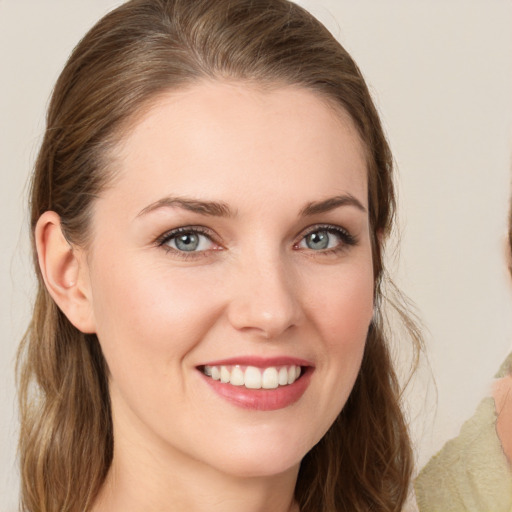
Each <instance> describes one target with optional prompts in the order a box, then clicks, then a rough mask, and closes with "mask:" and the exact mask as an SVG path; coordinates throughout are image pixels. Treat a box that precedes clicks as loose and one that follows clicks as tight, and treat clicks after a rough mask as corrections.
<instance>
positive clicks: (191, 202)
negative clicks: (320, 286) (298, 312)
mask: <svg viewBox="0 0 512 512" xmlns="http://www.w3.org/2000/svg"><path fill="white" fill-rule="evenodd" d="M342 206H353V207H355V208H357V209H358V210H360V211H362V212H364V213H366V208H365V207H364V206H363V205H362V204H361V202H360V201H359V200H358V199H357V198H355V197H354V196H352V195H351V194H345V195H340V196H334V197H329V198H327V199H324V200H323V201H314V202H311V203H308V204H307V205H306V206H305V207H304V208H302V210H301V211H300V213H299V216H300V217H308V216H311V215H317V214H319V213H326V212H329V211H331V210H334V209H336V208H339V207H342ZM175 207H178V208H183V209H185V210H188V211H191V212H194V213H198V214H200V215H206V216H211V217H234V216H235V214H234V212H233V211H232V210H231V208H230V207H229V206H228V205H227V204H226V203H223V202H218V201H200V200H197V199H189V198H185V197H164V198H162V199H159V200H158V201H155V202H154V203H151V204H150V205H149V206H146V207H145V208H144V209H143V210H141V211H140V212H139V214H138V215H137V217H141V216H143V215H147V214H148V213H151V212H153V211H155V210H158V209H159V208H175Z"/></svg>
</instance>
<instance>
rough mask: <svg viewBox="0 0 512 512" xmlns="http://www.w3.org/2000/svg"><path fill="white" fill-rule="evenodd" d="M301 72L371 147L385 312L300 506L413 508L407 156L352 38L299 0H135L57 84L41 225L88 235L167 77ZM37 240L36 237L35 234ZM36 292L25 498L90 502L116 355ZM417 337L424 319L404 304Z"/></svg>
mask: <svg viewBox="0 0 512 512" xmlns="http://www.w3.org/2000/svg"><path fill="white" fill-rule="evenodd" d="M205 78H206V79H213V80H218V79H236V80H237V81H240V82H241V83H243V82H244V81H246V82H248V81H250V82H258V83H269V84H293V85H298V86H301V87H304V88H307V89H309V90H312V91H315V92H316V93H318V94H320V95H322V96H323V97H325V98H326V99H328V100H329V101H331V102H334V103H336V104H337V105H338V106H341V107H342V108H343V109H344V110H345V111H346V112H348V114H349V115H350V116H351V118H352V119H353V121H354V124H355V126H356V128H357V130H358V131H359V135H360V137H361V139H362V141H363V143H364V146H365V149H366V160H367V169H368V190H369V192H368V193H369V217H370V223H371V230H372V238H373V246H372V250H373V261H374V276H375V305H376V309H375V315H374V319H373V321H372V324H371V327H370V329H369V333H368V338H367V342H366V348H365V353H364V357H363V362H362V366H361V370H360V372H359V376H358V378H357V381H356V383H355V386H354V389H353V391H352V393H351V395H350V398H349V400H348V402H347V404H346V405H345V407H344V408H343V410H342V412H341V413H340V415H339V417H338V418H337V420H336V421H335V423H334V424H333V425H332V427H331V429H330V430H329V431H328V432H327V434H326V435H325V436H324V438H323V439H322V440H321V441H320V442H319V443H318V444H317V445H316V446H315V447H313V448H312V450H311V451H310V452H309V453H308V454H307V455H306V457H305V458H304V460H303V461H302V464H301V468H300V473H299V477H298V481H297V485H296V493H295V494H296V499H297V501H298V503H299V505H300V507H301V511H302V512H327V511H345V510H346V511H351V512H353V511H358V510H361V511H362V510H383V511H397V510H400V509H401V507H402V505H403V503H404V500H405V497H406V495H407V492H408V488H409V479H410V474H411V470H412V465H413V462H412V453H411V447H410V441H409V437H408V433H407V428H406V424H405V421H404V417H403V414H402V411H401V408H400V389H399V385H398V382H397V378H396V375H395V373H394V370H393V367H392V363H391V359H390V355H389V350H388V344H387V343H388V341H387V338H386V329H385V326H384V320H383V314H382V312H381V308H382V303H383V300H384V299H383V292H382V289H381V288H382V284H383V280H384V275H385V272H384V267H383V260H382V248H383V243H384V241H385V240H386V238H387V237H388V235H389V233H390V230H391V228H392V224H393V216H394V210H395V196H394V188H393V181H392V180H393V176H392V172H393V162H392V155H391V152H390V149H389V147H388V144H387V141H386V138H385V135H384V133H383V130H382V127H381V123H380V120H379V117H378V114H377V112H376V109H375V107H374V105H373V102H372V99H371V97H370V94H369V92H368V88H367V86H366V84H365V81H364V79H363V77H362V75H361V73H360V71H359V69H358V67H357V66H356V64H355V63H354V61H353V60H352V58H351V57H350V56H349V54H348V53H347V52H346V51H345V50H344V48H343V47H342V46H341V45H340V44H339V43H338V42H337V41H336V40H335V39H334V37H333V36H332V35H331V34H330V33H329V32H328V31H327V29H326V28H325V27H324V26H323V25H321V24H320V23H319V22H318V21H317V20H316V19H315V18H313V17H312V16H311V15H310V14H309V13H308V12H307V11H305V10H304V9H302V8H300V7H298V6H297V5H295V4H293V3H291V2H288V1H287V0H193V1H192V0H132V1H130V2H127V3H126V4H124V5H122V6H121V7H119V8H117V9H115V10H114V11H112V12H111V13H109V14H108V15H107V16H105V17H104V18H103V19H102V20H100V21H99V22H98V23H97V25H96V26H94V27H93V28H92V29H91V31H90V32H89V33H88V34H87V35H86V36H85V37H84V38H83V39H82V41H81V42H80V43H79V45H78V46H77V47H76V48H75V50H74V51H73V53H72V55H71V57H70V58H69V60H68V63H67V64H66V66H65V68H64V70H63V72H62V74H61V75H60V77H59V79H58V81H57V84H56V86H55V89H54V92H53V96H52V99H51V103H50V106H49V110H48V115H47V126H46V132H45V137H44V140H43V143H42V147H41V149H40V152H39V156H38V159H37V162H36V165H35V172H34V176H33V182H32V190H31V227H32V233H33V232H34V227H35V225H36V222H37V220H38V218H39V217H40V215H41V214H42V213H43V212H45V211H47V210H53V211H55V212H57V213H58V214H59V215H60V217H61V220H62V226H63V231H64V234H65V236H66V237H67V238H68V240H69V241H70V242H72V243H74V244H79V245H80V244H87V234H88V223H89V219H90V214H91V205H92V204H93V202H94V198H95V197H97V196H98V195H99V194H100V193H101V191H102V189H103V188H104V187H105V186H108V184H109V181H110V179H111V174H112V173H111V172H109V171H111V169H110V167H109V154H111V148H112V147H114V146H115V144H116V143H117V142H118V141H119V140H120V139H121V138H122V135H123V133H124V130H125V128H126V127H128V126H129V125H130V123H133V120H134V118H135V116H137V115H138V114H140V112H141V111H144V109H145V108H146V107H147V106H148V105H149V104H150V103H151V100H153V99H154V98H155V97H156V96H157V95H158V94H159V93H161V92H164V91H167V90H172V89H177V88H180V87H183V86H185V85H187V84H191V83H194V82H197V81H198V80H201V79H205ZM34 254H35V250H34ZM35 269H36V274H37V278H38V292H37V298H36V301H35V305H34V313H33V318H32V322H31V324H30V326H29V329H28V331H27V334H26V336H25V338H24V340H23V342H22V345H21V347H20V351H19V358H18V380H19V397H20V410H21V432H20V442H19V453H20V462H21V474H22V486H21V493H22V509H23V510H24V511H31V512H36V511H38V512H57V511H58V512H62V511H80V512H81V511H84V510H88V509H89V508H90V507H91V506H92V503H93V502H94V499H95V496H96V494H97V492H98V490H99V489H100V487H101V485H102V483H103V481H104V478H105V475H106V473H107V471H108V469H109V466H110V463H111V460H112V453H113V434H112V419H111V411H110V402H109V393H108V370H107V368H106V363H105V361H104V359H103V356H102V353H101V349H100V346H99V343H98V340H97V338H96V336H95V335H86V334H83V333H81V332H80V331H78V330H77V329H76V328H74V327H73V326H72V325H71V324H70V322H69V321H68V320H67V318H66V317H65V316H64V315H63V313H62V312H61V311H60V310H59V309H58V308H57V306H56V305H55V303H54V302H53V300H52V299H51V297H50V295H49V294H48V292H47V290H46V288H45V286H44V284H43V280H42V277H41V273H40V270H39V268H38V265H37V260H36V259H35ZM395 307H397V308H398V311H399V312H400V314H401V316H402V319H403V320H404V322H405V324H406V327H407V329H408V331H409V335H410V336H411V338H412V339H413V343H414V344H416V346H417V344H418V343H419V339H420V338H419V335H418V332H417V330H416V329H415V328H414V324H413V322H412V321H411V320H409V317H408V316H407V314H406V313H405V309H404V308H401V306H400V305H397V304H395Z"/></svg>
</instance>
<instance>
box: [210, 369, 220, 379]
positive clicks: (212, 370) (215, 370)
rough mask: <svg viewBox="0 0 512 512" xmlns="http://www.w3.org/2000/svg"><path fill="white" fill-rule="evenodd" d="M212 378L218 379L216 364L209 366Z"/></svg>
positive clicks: (218, 372) (218, 373) (218, 371)
mask: <svg viewBox="0 0 512 512" xmlns="http://www.w3.org/2000/svg"><path fill="white" fill-rule="evenodd" d="M211 372H212V379H213V380H219V379H220V370H219V369H218V368H217V367H216V366H212V367H211Z"/></svg>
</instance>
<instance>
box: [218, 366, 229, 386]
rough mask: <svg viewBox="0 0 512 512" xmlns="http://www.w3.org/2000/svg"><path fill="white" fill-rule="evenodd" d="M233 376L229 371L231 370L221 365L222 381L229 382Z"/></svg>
mask: <svg viewBox="0 0 512 512" xmlns="http://www.w3.org/2000/svg"><path fill="white" fill-rule="evenodd" d="M230 378H231V375H230V373H229V370H228V369H227V368H226V367H225V366H221V367H220V381H221V382H223V383H224V384H226V383H228V382H229V379H230Z"/></svg>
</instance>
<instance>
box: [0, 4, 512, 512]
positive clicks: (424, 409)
mask: <svg viewBox="0 0 512 512" xmlns="http://www.w3.org/2000/svg"><path fill="white" fill-rule="evenodd" d="M119 3H120V2H119V1H112V0H110V1H109V0H102V1H100V0H44V1H41V0H21V1H20V0H0V74H1V78H2V79H1V80H0V173H1V183H2V185H1V187H0V218H1V226H2V227H1V245H0V268H1V270H0V289H1V296H0V301H1V302H0V325H1V333H2V334H1V343H0V411H1V412H0V510H2V511H4V510H5V511H11V510H15V509H16V503H17V482H18V478H17V469H16V462H15V445H16V435H17V434H16V430H17V416H16V414H17V413H16V407H15V389H14V357H15V351H16V346H17V344H18V341H19V339H20V337H21V335H22V333H23V331H24V329H25V327H26V325H27V322H28V319H29V311H30V303H31V300H32V294H33V278H32V271H31V256H30V254H29V249H28V242H27V239H28V232H27V229H26V225H27V207H26V192H27V180H28V176H29V173H30V170H31V168H32V165H33V162H34V159H35V157H36V154H37V149H38V145H39V143H40V139H41V135H42V132H43V129H44V113H45V107H46V105H47V100H48V97H49V94H50V91H51V88H52V86H53V83H54V82H55V80H56V78H57V76H58V73H59V72H60V70H61V68H62V66H63V65H64V62H65V60H66V58H67V56H68V55H69V53H70V51H71V49H72V48H73V46H74V45H75V44H76V43H77V42H78V40H79V39H80V37H81V36H82V35H83V34H84V33H85V31H86V30H87V29H88V28H89V27H90V26H91V25H92V24H93V23H94V22H95V21H96V20H97V19H99V18H100V17H101V16H102V15H103V14H104V13H106V12H107V11H108V10H110V8H112V7H114V6H115V5H118V4H119ZM300 3H301V4H303V5H305V6H307V7H308V8H309V9H310V10H311V11H312V12H313V13H314V14H315V15H317V17H319V18H320V19H321V20H322V21H323V22H324V23H325V24H326V25H327V26H328V28H329V29H330V30H331V31H332V32H333V33H334V35H335V36H336V37H338V39H339V40H340V41H341V42H342V44H344V46H345V47H346V48H347V49H348V50H349V52H351V54H352V56H353V57H354V58H355V60H356V61H357V62H358V64H359V66H360V67H361V69H362V72H363V74H364V75H365V77H366V78H367V81H368V83H369V85H370V88H371V91H372V94H373V96H374V98H375V101H376V103H377V106H378V108H379V110H380V112H381V114H382V119H383V122H384V125H385V127H386V130H387V133H388V136H389V139H390V143H391V147H392V149H393V151H394V155H395V159H396V162H397V166H398V170H399V176H398V185H399V195H400V215H399V218H400V224H401V232H402V234H401V249H400V259H399V263H398V269H397V281H398V283H399V284H400V286H401V287H402V289H403V290H404V291H405V292H406V293H407V294H408V295H409V296H410V297H411V298H412V299H413V301H414V302H415V303H416V305H417V307H418V310H419V312H420V315H421V317H422V319H423V323H424V325H425V327H426V341H427V353H428V356H429V359H430V365H431V374H432V375H433V377H434V379H435V382H436V385H437V396H436V390H435V387H434V385H433V379H432V378H430V377H429V371H428V368H427V365H426V364H425V363H423V365H422V368H421V369H420V371H419V372H418V374H417V376H416V378H415V379H414V381H413V385H412V386H411V388H410V390H409V392H408V394H407V399H408V408H409V410H410V415H411V422H412V430H413V436H414V440H415V444H416V446H417V455H418V461H419V464H420V465H421V464H423V463H424V462H425V461H426V460H428V458H429V457H430V456H431V455H432V454H433V453H435V451H436V450H438V449H439V448H440V447H441V446H442V444H443V443H444V442H445V441H446V440H447V439H448V438H450V437H453V436H454V435H456V434H457V432H458V429H459V428H460V425H461V424H462V422H463V421H464V420H465V419H466V418H467V417H469V416H470V415H471V414H472V412H473V410H474V408H475V406H476V404H477V403H478V401H479V400H480V399H481V398H482V397H483V396H484V395H485V394H487V393H488V390H489V385H490V382H491V380H492V376H493V375H494V373H495V372H496V370H497V369H498V367H499V365H500V363H501V361H502V360H503V359H504V358H505V356H506V354H507V353H508V352H509V351H510V350H511V348H512V347H511V344H512V291H511V285H510V284H509V279H508V277H507V272H506V264H505V256H504V240H505V233H506V217H507V201H508V197H509V195H510V177H511V160H512V159H511V156H512V28H511V27H512V1H506V0H492V1H489V0H458V1H456V0H443V1H441V0H437V1H428V0H422V1H418V2H410V1H408V0H386V1H381V2H378V1H376V0H373V1H370V0H359V1H358V2H354V1H353V0H315V1H313V0H311V1H308V2H306V1H304V2H300ZM396 349H397V351H398V352H399V353H401V352H402V351H403V352H407V347H406V346H403V347H397V348H396ZM436 404H437V405H436Z"/></svg>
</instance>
